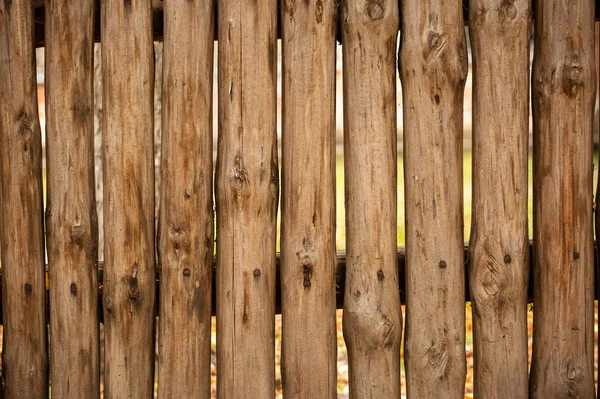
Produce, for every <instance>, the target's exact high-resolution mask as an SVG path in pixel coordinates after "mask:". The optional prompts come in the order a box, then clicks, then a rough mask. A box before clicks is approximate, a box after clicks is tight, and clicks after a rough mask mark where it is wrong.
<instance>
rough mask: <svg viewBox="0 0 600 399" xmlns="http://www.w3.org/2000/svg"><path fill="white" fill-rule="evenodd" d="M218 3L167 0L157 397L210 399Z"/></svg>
mask: <svg viewBox="0 0 600 399" xmlns="http://www.w3.org/2000/svg"><path fill="white" fill-rule="evenodd" d="M213 11H214V6H213V2H212V1H191V2H166V3H165V40H164V53H163V61H164V64H163V119H162V123H163V131H162V160H161V173H162V187H161V200H160V223H159V236H158V250H159V259H160V301H159V304H160V305H159V308H160V309H159V353H158V395H159V397H161V398H190V399H191V398H207V399H209V398H210V311H211V285H212V284H211V282H212V260H213V202H212V181H213V179H212V173H213V169H212V82H213V78H212V75H213V35H214V26H213V25H214V14H213Z"/></svg>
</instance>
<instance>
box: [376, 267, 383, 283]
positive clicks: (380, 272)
mask: <svg viewBox="0 0 600 399" xmlns="http://www.w3.org/2000/svg"><path fill="white" fill-rule="evenodd" d="M384 278H385V275H384V274H383V270H381V269H379V270H377V280H379V281H381V280H383V279H384Z"/></svg>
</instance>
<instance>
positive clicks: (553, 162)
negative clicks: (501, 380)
mask: <svg viewBox="0 0 600 399" xmlns="http://www.w3.org/2000/svg"><path fill="white" fill-rule="evenodd" d="M536 6H537V7H536V20H535V47H534V48H535V54H534V59H533V76H532V80H533V88H532V97H533V98H532V102H533V139H534V144H533V173H534V175H533V179H534V180H533V221H534V225H533V229H534V231H533V237H534V242H533V244H534V291H533V297H534V303H535V310H534V311H535V313H534V314H535V317H534V330H533V357H532V363H531V379H530V397H531V398H564V397H580V398H593V397H594V395H595V388H594V258H593V235H592V233H593V230H592V229H593V227H592V204H591V198H592V195H593V193H592V148H593V142H592V136H593V135H592V126H593V115H594V100H595V93H596V86H595V81H596V78H595V72H594V68H595V65H594V1H593V0H585V1H579V2H575V3H573V2H563V1H549V0H544V1H537V2H536Z"/></svg>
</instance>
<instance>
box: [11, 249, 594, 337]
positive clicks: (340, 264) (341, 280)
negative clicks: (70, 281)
mask: <svg viewBox="0 0 600 399" xmlns="http://www.w3.org/2000/svg"><path fill="white" fill-rule="evenodd" d="M595 252H596V250H594V253H595ZM397 254H398V282H399V292H400V301H401V302H402V303H404V302H405V298H406V291H405V289H404V288H405V285H406V280H405V274H404V273H405V270H406V252H405V249H404V247H399V248H398V249H397ZM464 254H465V270H468V268H469V263H470V262H469V259H468V258H469V248H468V247H466V246H465V248H464ZM276 261H277V272H276V273H277V277H276V280H277V281H276V288H275V313H281V286H280V284H279V268H280V265H279V263H280V257H279V254H277V260H276ZM532 263H533V247H532V244H531V241H530V242H529V275H532V274H533V272H532ZM594 263H595V264H597V260H595V261H594ZM157 268H158V265H157ZM215 270H216V260H215V257H214V256H213V275H212V278H213V289H212V298H213V299H212V301H211V305H212V315H213V316H214V315H215V314H216V309H215V305H216V300H215V296H216V292H215V286H216V285H215V278H216V277H215V276H216V273H215ZM98 274H99V277H98V286H99V289H98V301H99V303H98V306H99V308H100V309H101V308H102V296H103V290H102V282H103V280H104V262H100V263H99V265H98ZM465 275H466V273H465ZM1 281H2V273H1V271H0V283H1ZM466 283H467V284H466V287H465V294H466V297H465V300H466V301H470V300H471V298H470V296H469V286H468V284H469V281H468V280H466ZM159 285H160V283H159V280H158V279H157V281H156V292H157V293H158V292H159V291H160V287H159ZM345 287H346V251H337V262H336V266H335V291H336V292H335V297H336V298H335V306H336V308H337V309H342V308H343V307H344V290H345ZM1 291H2V289H1V287H0V293H1ZM595 298H596V299H598V292H597V291H596V292H595ZM527 303H529V304H531V303H533V280H532V279H531V278H530V279H529V284H528V287H527ZM1 304H2V300H1V299H0V305H1ZM46 312H47V313H48V312H49V309H46ZM99 316H100V322H102V321H103V315H102V313H100V315H99ZM2 321H3V318H2V312H0V325H1V324H2Z"/></svg>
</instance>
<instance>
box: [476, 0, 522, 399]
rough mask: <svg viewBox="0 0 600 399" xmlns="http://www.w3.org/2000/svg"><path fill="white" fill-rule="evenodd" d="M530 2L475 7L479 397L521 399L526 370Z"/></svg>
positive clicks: (488, 0) (481, 1) (487, 2)
mask: <svg viewBox="0 0 600 399" xmlns="http://www.w3.org/2000/svg"><path fill="white" fill-rule="evenodd" d="M530 17H531V1H530V0H517V1H514V2H512V3H510V2H509V3H503V5H501V6H499V7H498V6H497V2H496V1H493V0H472V1H471V9H470V21H469V22H470V23H469V26H470V29H469V33H470V36H471V48H472V54H473V75H474V76H473V212H472V215H473V217H472V228H471V245H470V254H471V256H470V258H471V263H470V268H469V283H470V290H471V301H472V305H473V337H474V340H473V341H474V342H473V344H474V356H475V358H474V378H473V380H474V395H475V396H477V397H480V398H498V399H503V398H515V399H517V398H523V399H526V398H527V397H528V394H529V387H528V378H527V377H528V365H527V282H528V273H529V248H528V236H527V149H528V145H529V144H528V136H529V40H530V32H531V31H530V23H529V20H530Z"/></svg>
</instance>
